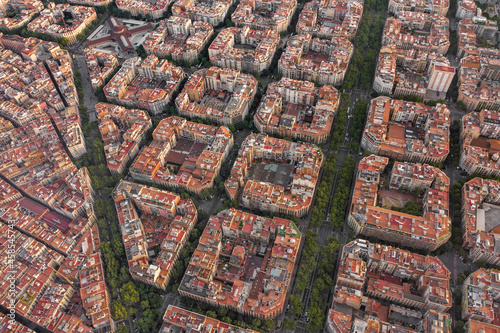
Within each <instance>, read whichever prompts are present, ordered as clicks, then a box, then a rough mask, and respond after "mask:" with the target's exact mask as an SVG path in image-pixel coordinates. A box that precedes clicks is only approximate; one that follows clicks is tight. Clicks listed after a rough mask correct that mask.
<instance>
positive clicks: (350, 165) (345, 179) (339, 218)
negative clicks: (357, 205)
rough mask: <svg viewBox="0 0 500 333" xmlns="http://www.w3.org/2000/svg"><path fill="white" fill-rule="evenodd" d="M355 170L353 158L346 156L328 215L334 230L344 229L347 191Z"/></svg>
mask: <svg viewBox="0 0 500 333" xmlns="http://www.w3.org/2000/svg"><path fill="white" fill-rule="evenodd" d="M355 168H356V162H355V161H354V158H352V157H350V156H347V157H346V158H345V160H344V165H343V166H342V169H340V170H339V172H338V180H337V190H336V191H335V194H334V195H333V198H332V205H331V207H330V215H329V218H330V223H331V224H332V226H333V228H335V229H336V230H341V229H342V228H343V227H344V222H345V212H346V209H347V205H348V203H349V191H350V189H351V181H352V176H353V175H354V170H355Z"/></svg>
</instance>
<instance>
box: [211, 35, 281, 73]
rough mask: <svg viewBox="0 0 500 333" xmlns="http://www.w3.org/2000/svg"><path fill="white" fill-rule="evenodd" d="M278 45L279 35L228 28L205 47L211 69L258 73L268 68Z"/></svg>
mask: <svg viewBox="0 0 500 333" xmlns="http://www.w3.org/2000/svg"><path fill="white" fill-rule="evenodd" d="M279 43H280V35H279V34H278V33H277V32H276V31H274V30H271V29H267V30H254V29H250V28H249V27H247V26H244V27H242V28H236V27H231V28H226V29H224V30H222V31H221V32H220V33H219V34H218V35H217V37H216V38H215V40H214V41H213V42H212V44H211V45H210V47H209V48H208V56H209V57H210V62H211V63H212V65H214V66H218V67H223V68H231V69H235V70H238V71H243V72H247V73H260V72H262V71H264V70H266V69H269V66H271V62H272V61H273V57H274V53H275V52H276V48H277V47H278V46H279ZM239 45H241V47H238V46H239Z"/></svg>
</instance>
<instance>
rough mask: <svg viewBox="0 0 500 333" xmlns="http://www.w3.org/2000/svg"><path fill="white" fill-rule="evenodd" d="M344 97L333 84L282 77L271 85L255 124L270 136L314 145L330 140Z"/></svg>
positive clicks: (256, 114)
mask: <svg viewBox="0 0 500 333" xmlns="http://www.w3.org/2000/svg"><path fill="white" fill-rule="evenodd" d="M339 102H340V96H339V92H338V91H337V89H335V88H334V87H332V86H329V85H328V86H326V85H325V86H323V87H321V88H315V86H314V84H313V83H312V82H308V81H299V80H292V79H288V78H282V79H281V80H280V81H278V82H273V83H271V84H269V86H268V88H267V92H266V95H265V96H264V98H263V99H262V101H261V103H260V105H259V107H258V108H257V111H256V113H255V116H254V124H255V127H256V128H257V129H258V130H259V131H260V132H265V133H267V134H270V135H274V136H278V137H285V138H292V139H294V140H300V141H307V142H311V143H314V144H320V143H324V142H326V141H327V140H328V137H329V136H330V132H331V129H332V124H333V119H334V118H335V114H336V112H337V110H338V107H339Z"/></svg>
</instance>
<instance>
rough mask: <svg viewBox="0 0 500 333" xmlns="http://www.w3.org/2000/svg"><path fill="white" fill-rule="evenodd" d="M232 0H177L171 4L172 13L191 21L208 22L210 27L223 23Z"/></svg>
mask: <svg viewBox="0 0 500 333" xmlns="http://www.w3.org/2000/svg"><path fill="white" fill-rule="evenodd" d="M233 3H234V1H233V0H215V1H211V2H204V1H199V0H177V1H176V2H174V3H173V4H172V15H173V16H181V17H185V18H188V19H190V20H192V21H202V22H206V23H209V24H210V25H211V26H212V27H215V26H218V25H220V24H222V23H224V19H225V17H226V15H227V12H228V10H229V7H231V5H232V4H233Z"/></svg>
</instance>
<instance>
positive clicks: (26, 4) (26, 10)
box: [0, 0, 44, 30]
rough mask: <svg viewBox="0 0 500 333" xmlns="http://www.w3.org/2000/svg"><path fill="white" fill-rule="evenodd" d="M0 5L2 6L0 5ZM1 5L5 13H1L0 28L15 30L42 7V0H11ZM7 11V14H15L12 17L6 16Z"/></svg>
mask: <svg viewBox="0 0 500 333" xmlns="http://www.w3.org/2000/svg"><path fill="white" fill-rule="evenodd" d="M0 7H2V6H1V5H0ZM3 7H4V10H5V13H2V14H3V15H2V16H3V17H0V28H1V29H2V30H15V29H19V28H22V27H23V26H25V25H26V24H27V23H28V22H30V21H31V20H32V19H33V18H34V17H35V15H37V14H38V13H40V12H41V11H42V10H43V8H44V7H43V2H41V1H39V0H34V1H28V0H11V1H7V2H6V3H5V4H4V6H3ZM4 10H0V11H4ZM7 11H8V12H9V14H15V15H14V16H12V17H10V16H11V15H9V16H7V15H5V14H6V12H7ZM4 15H5V16H4Z"/></svg>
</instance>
